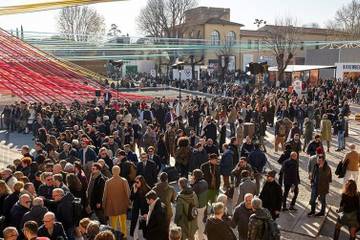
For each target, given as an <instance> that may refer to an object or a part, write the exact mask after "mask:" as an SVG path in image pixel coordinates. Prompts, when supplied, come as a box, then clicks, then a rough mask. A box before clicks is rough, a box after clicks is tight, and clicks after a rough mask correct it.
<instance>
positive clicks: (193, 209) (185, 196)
mask: <svg viewBox="0 0 360 240" xmlns="http://www.w3.org/2000/svg"><path fill="white" fill-rule="evenodd" d="M178 185H179V188H180V194H179V196H178V198H177V200H176V213H175V219H174V223H175V224H176V225H178V226H179V227H181V229H182V238H181V239H182V240H185V239H188V240H194V239H195V238H194V235H195V233H196V231H197V229H198V224H197V216H198V210H197V208H198V206H199V202H198V197H197V196H196V193H195V192H194V191H193V190H192V189H191V187H190V186H189V184H188V180H187V179H186V178H180V179H179V181H178Z"/></svg>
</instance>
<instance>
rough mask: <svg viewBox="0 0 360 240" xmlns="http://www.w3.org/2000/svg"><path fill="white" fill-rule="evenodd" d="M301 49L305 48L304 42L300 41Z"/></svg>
mask: <svg viewBox="0 0 360 240" xmlns="http://www.w3.org/2000/svg"><path fill="white" fill-rule="evenodd" d="M300 50H304V42H301V43H300Z"/></svg>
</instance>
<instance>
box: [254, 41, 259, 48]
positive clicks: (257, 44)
mask: <svg viewBox="0 0 360 240" xmlns="http://www.w3.org/2000/svg"><path fill="white" fill-rule="evenodd" d="M254 45H255V46H254V47H256V49H260V41H259V40H255V43H254Z"/></svg>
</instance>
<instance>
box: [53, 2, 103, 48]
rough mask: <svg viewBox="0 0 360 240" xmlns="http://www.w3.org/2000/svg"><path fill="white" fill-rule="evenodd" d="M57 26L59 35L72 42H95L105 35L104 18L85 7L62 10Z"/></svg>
mask: <svg viewBox="0 0 360 240" xmlns="http://www.w3.org/2000/svg"><path fill="white" fill-rule="evenodd" d="M57 24H58V29H59V31H60V33H61V35H62V36H63V37H64V38H65V39H68V40H73V41H82V42H88V41H96V40H98V39H99V38H101V37H102V36H103V35H104V33H105V20H104V17H103V16H102V15H100V14H99V13H98V12H97V11H96V10H95V9H92V8H89V7H87V6H85V7H80V6H76V7H66V8H63V9H62V10H61V11H60V13H59V15H58V17H57Z"/></svg>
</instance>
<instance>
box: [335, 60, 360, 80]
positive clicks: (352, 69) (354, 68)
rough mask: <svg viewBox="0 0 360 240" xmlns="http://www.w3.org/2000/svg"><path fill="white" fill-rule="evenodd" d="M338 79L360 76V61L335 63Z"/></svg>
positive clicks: (354, 78) (351, 78)
mask: <svg viewBox="0 0 360 240" xmlns="http://www.w3.org/2000/svg"><path fill="white" fill-rule="evenodd" d="M335 66H336V79H337V80H340V81H342V80H344V79H350V80H357V79H359V78H360V63H335Z"/></svg>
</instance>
